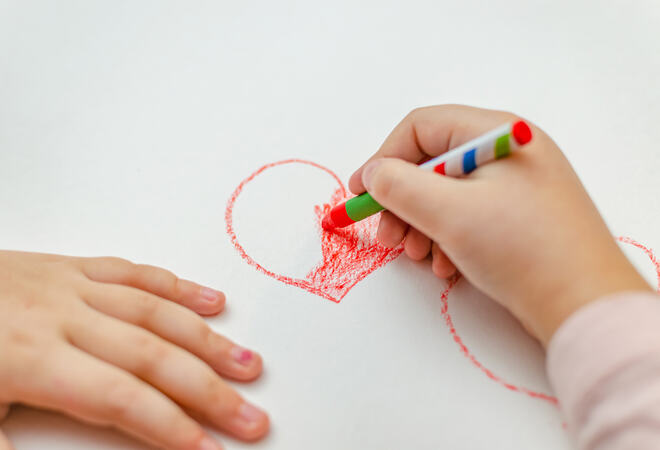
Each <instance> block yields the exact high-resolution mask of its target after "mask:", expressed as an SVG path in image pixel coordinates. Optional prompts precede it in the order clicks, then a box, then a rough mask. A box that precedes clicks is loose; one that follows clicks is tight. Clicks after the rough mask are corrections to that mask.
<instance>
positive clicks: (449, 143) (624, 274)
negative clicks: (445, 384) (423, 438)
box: [349, 105, 650, 345]
mask: <svg viewBox="0 0 660 450" xmlns="http://www.w3.org/2000/svg"><path fill="white" fill-rule="evenodd" d="M515 120H518V118H517V117H516V116H514V115H512V114H509V113H506V112H500V111H491V110H484V109H477V108H470V107H466V106H456V105H447V106H434V107H428V108H422V109H417V110H414V111H413V112H411V113H410V114H409V115H408V116H407V117H406V118H404V119H403V121H402V122H401V123H400V124H399V125H398V126H397V127H396V128H395V129H394V130H393V131H392V133H391V134H390V135H389V137H388V138H387V139H386V140H385V142H384V143H383V145H382V147H381V148H380V150H379V151H378V152H377V153H376V154H375V155H373V156H372V157H371V159H370V160H369V161H368V162H367V163H365V165H363V166H362V167H361V168H360V169H358V171H357V172H356V173H355V174H353V176H352V177H351V180H350V183H349V187H350V189H351V190H352V191H353V192H354V193H355V194H360V193H362V192H364V191H365V189H366V190H368V191H369V193H371V195H372V196H373V197H374V198H375V199H376V200H377V201H378V202H379V203H380V204H381V205H383V206H384V207H385V208H387V209H388V211H385V212H383V213H382V217H381V220H380V226H379V230H378V236H379V239H380V241H381V242H382V243H383V244H384V245H387V246H395V245H398V244H399V243H400V242H401V241H402V240H403V239H404V237H405V244H404V245H405V250H406V253H407V254H408V255H409V256H410V257H412V258H413V259H422V258H425V257H426V256H427V254H429V252H431V253H432V255H433V264H432V267H433V271H434V273H435V274H436V275H438V276H440V277H448V276H451V275H452V274H453V273H454V272H455V270H456V269H458V270H460V271H461V273H462V274H463V275H464V276H465V277H466V278H467V279H468V280H469V281H470V282H472V283H473V284H474V285H475V286H476V287H477V288H479V289H481V290H482V291H483V292H485V293H486V294H488V295H490V296H491V297H492V298H493V299H495V300H496V301H498V302H499V303H501V304H502V305H504V306H505V307H507V308H508V309H509V310H510V311H511V312H512V313H513V314H514V315H515V316H516V317H517V318H518V319H519V320H520V321H521V322H522V323H523V324H524V325H525V327H526V328H527V329H528V330H529V331H530V332H531V333H532V334H533V335H535V336H536V337H537V338H538V339H539V340H540V341H541V342H542V343H543V344H544V345H547V343H548V341H549V340H550V337H551V336H552V334H553V333H554V331H555V330H556V329H557V328H558V327H559V325H560V324H561V323H562V322H563V321H564V320H565V319H566V318H567V317H568V316H569V315H570V314H571V313H573V312H574V311H576V310H577V309H578V308H580V307H581V306H583V305H584V304H586V303H588V302H590V301H593V300H596V299H597V298H599V297H601V296H604V295H607V294H610V293H614V292H617V291H625V290H649V289H650V287H649V286H648V285H647V284H646V282H645V281H644V280H643V279H642V278H641V276H640V275H639V274H638V273H637V271H636V270H635V269H634V268H633V267H632V266H631V264H630V263H629V261H628V260H627V259H626V257H625V256H624V255H623V253H622V252H621V250H620V249H619V248H618V246H617V244H616V242H615V241H614V239H613V237H612V235H611V234H610V232H609V231H608V229H607V226H606V225H605V223H604V222H603V220H602V218H601V217H600V215H599V213H598V211H597V210H596V207H595V206H594V204H593V203H592V201H591V199H590V198H589V196H588V195H587V193H586V191H585V190H584V188H583V187H582V185H581V183H580V181H579V179H578V178H577V176H576V175H575V173H574V172H573V170H572V169H571V166H570V165H569V163H568V161H567V160H566V158H565V157H564V155H563V154H562V152H561V150H560V149H559V148H558V147H557V145H556V144H555V143H554V142H553V141H552V140H551V139H550V138H549V137H548V136H547V135H546V134H545V133H544V132H543V131H541V130H540V129H538V128H536V127H533V126H532V133H533V138H532V141H531V142H530V143H529V144H527V145H526V146H525V147H524V148H522V149H521V150H520V151H518V152H516V153H515V154H513V155H512V156H510V157H509V158H506V159H505V160H501V161H498V162H497V163H494V164H489V165H486V166H484V167H480V168H478V169H477V170H476V171H475V172H473V173H472V174H470V175H469V176H468V177H466V178H464V179H453V178H448V177H443V176H439V175H437V174H435V173H433V172H428V171H424V170H422V169H420V168H418V167H416V166H415V164H416V163H419V162H421V161H424V160H425V159H428V158H429V157H432V156H437V155H439V154H441V153H444V152H445V151H447V150H449V149H451V148H453V147H456V146H457V145H459V144H462V143H464V142H467V141H468V140H470V139H472V138H475V137H477V136H479V135H480V134H482V133H484V132H486V131H489V130H491V129H493V128H495V127H497V126H499V125H502V124H504V123H507V122H513V121H515ZM402 160H405V161H409V162H405V161H402ZM408 224H410V225H408Z"/></svg>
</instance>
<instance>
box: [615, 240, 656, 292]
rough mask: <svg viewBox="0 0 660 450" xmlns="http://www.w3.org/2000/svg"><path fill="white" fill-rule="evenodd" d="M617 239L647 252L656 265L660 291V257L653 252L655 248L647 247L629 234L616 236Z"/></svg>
mask: <svg viewBox="0 0 660 450" xmlns="http://www.w3.org/2000/svg"><path fill="white" fill-rule="evenodd" d="M616 239H617V241H619V242H623V243H624V244H630V245H632V246H634V247H637V248H638V249H640V250H642V251H643V252H644V253H646V256H648V257H649V259H650V260H651V262H652V263H653V265H654V266H655V273H656V276H657V277H658V285H657V286H656V290H657V291H658V292H659V293H660V261H658V258H657V257H656V256H655V254H654V253H653V250H652V249H650V248H649V247H646V246H644V245H642V244H640V243H639V242H637V241H636V240H634V239H633V238H630V237H627V236H619V237H617V238H616Z"/></svg>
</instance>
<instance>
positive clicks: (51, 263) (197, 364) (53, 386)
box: [0, 252, 268, 450]
mask: <svg viewBox="0 0 660 450" xmlns="http://www.w3.org/2000/svg"><path fill="white" fill-rule="evenodd" d="M168 300H169V301H168ZM224 303H225V298H224V295H223V294H222V293H220V292H217V291H214V290H212V289H208V288H205V287H202V286H200V285H198V284H195V283H193V282H191V281H186V280H180V279H177V278H176V277H175V276H174V275H173V274H171V273H170V272H167V271H165V270H163V269H159V268H157V267H151V266H144V265H135V264H132V263H130V262H128V261H125V260H121V259H117V258H72V257H65V256H55V255H41V254H33V253H19V252H0V418H1V417H3V416H4V414H5V413H6V409H7V406H8V405H10V404H11V403H24V404H28V405H32V406H35V407H39V408H47V409H52V410H57V411H62V412H64V413H67V414H69V415H72V416H74V417H76V418H78V419H81V420H83V421H85V422H89V423H92V424H99V425H110V426H114V427H117V428H119V429H121V430H123V431H125V432H127V433H130V434H133V435H135V436H137V437H139V438H141V439H144V440H146V441H148V442H151V443H153V444H155V445H157V446H159V447H163V448H168V449H186V450H193V449H195V450H196V449H199V450H213V449H218V448H221V447H220V446H219V445H218V444H216V443H215V442H214V441H213V440H211V439H210V438H209V437H208V436H207V434H206V433H205V432H204V430H203V429H202V427H201V426H200V425H199V424H198V423H197V422H196V421H195V420H193V419H191V418H190V417H189V416H188V415H187V414H186V412H185V411H189V412H190V414H191V415H192V416H194V417H199V418H200V419H202V420H204V421H206V422H208V423H210V424H212V425H213V426H215V427H217V428H219V429H222V430H224V431H226V432H228V433H230V434H232V435H234V436H237V437H238V438H240V439H245V440H253V439H257V438H259V437H261V436H263V435H264V434H265V433H266V431H267V430H268V417H267V416H266V414H265V413H263V412H261V411H260V410H258V409H256V408H255V407H254V406H251V405H250V404H249V403H247V402H245V401H244V400H243V399H242V398H241V396H240V395H239V394H238V393H236V391H235V390H234V389H233V388H231V387H230V386H229V385H228V384H227V383H225V382H224V381H223V380H222V378H220V376H219V374H220V375H223V376H226V377H229V378H232V379H235V380H242V381H248V380H252V379H254V378H256V377H257V376H259V374H260V373H261V358H260V357H259V355H257V354H256V353H253V352H251V351H249V350H246V349H243V348H242V347H239V346H237V345H236V344H234V343H233V342H231V341H229V340H228V339H226V338H224V337H222V336H220V335H218V334H216V333H214V332H213V331H212V330H211V329H210V328H209V327H208V326H207V325H206V323H205V322H204V320H202V319H201V318H200V317H199V316H198V315H197V314H195V313H194V312H192V311H190V310H189V309H186V308H190V309H192V310H194V311H196V312H198V313H200V314H215V313H218V312H219V311H220V310H222V308H223V307H224ZM184 410H185V411H184ZM9 448H10V447H9V443H8V442H7V441H6V439H5V438H4V436H2V433H0V449H2V450H5V449H9Z"/></svg>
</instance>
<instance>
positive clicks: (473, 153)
mask: <svg viewBox="0 0 660 450" xmlns="http://www.w3.org/2000/svg"><path fill="white" fill-rule="evenodd" d="M476 159H477V149H476V148H473V149H472V150H470V151H469V152H465V154H464V155H463V173H465V174H468V173H470V172H472V171H473V170H474V169H476V168H477V160H476Z"/></svg>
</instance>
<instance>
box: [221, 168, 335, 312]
mask: <svg viewBox="0 0 660 450" xmlns="http://www.w3.org/2000/svg"><path fill="white" fill-rule="evenodd" d="M294 163H295V164H307V165H309V166H312V167H316V168H317V169H321V170H322V171H324V172H326V173H327V174H329V175H330V176H331V177H332V178H334V179H335V181H336V182H337V184H338V185H339V188H340V189H341V193H342V195H343V196H346V187H345V186H344V184H343V183H342V182H341V179H340V178H339V177H338V176H337V174H335V173H334V172H333V171H331V170H330V169H328V168H327V167H323V166H322V165H320V164H317V163H315V162H313V161H307V160H304V159H296V158H292V159H285V160H282V161H277V162H273V163H270V164H266V165H264V166H261V167H260V168H259V169H257V171H256V172H254V173H252V174H251V175H250V176H249V177H247V178H246V179H244V180H243V181H241V183H240V184H239V185H238V187H237V188H236V189H235V190H234V192H233V193H232V194H231V196H230V197H229V200H228V201H227V209H226V210H225V223H226V230H227V234H228V235H229V239H230V240H231V243H232V244H234V248H236V251H238V254H239V255H240V256H241V258H243V259H244V260H245V261H246V262H247V263H248V264H249V265H251V266H252V267H254V268H256V269H257V270H258V271H260V272H262V273H263V274H265V275H268V276H269V277H271V278H274V279H276V280H278V281H281V282H283V283H287V284H290V285H292V286H296V287H299V288H302V289H305V290H306V291H308V292H311V293H313V294H316V295H319V296H321V297H323V298H325V299H328V300H331V301H333V302H335V303H339V301H340V300H341V299H340V298H339V299H338V298H335V297H333V296H331V295H329V294H327V293H326V292H324V291H322V290H320V289H318V288H317V287H315V286H314V285H312V283H310V282H309V281H307V280H304V279H300V278H291V277H287V276H286V275H280V274H277V273H275V272H272V271H270V270H268V269H266V268H265V267H264V266H262V265H261V264H259V263H258V262H256V261H255V260H254V259H253V258H252V257H251V256H250V255H248V254H247V252H246V251H245V249H244V248H243V246H241V244H240V243H239V242H238V238H237V236H236V232H235V231H234V222H233V213H234V205H235V204H236V199H237V198H238V196H239V195H240V193H241V192H242V191H243V188H244V187H245V185H246V184H248V183H249V182H250V181H252V180H254V178H255V177H257V176H258V175H259V174H261V173H262V172H264V171H266V170H268V169H271V168H273V167H276V166H281V165H284V164H294Z"/></svg>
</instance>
